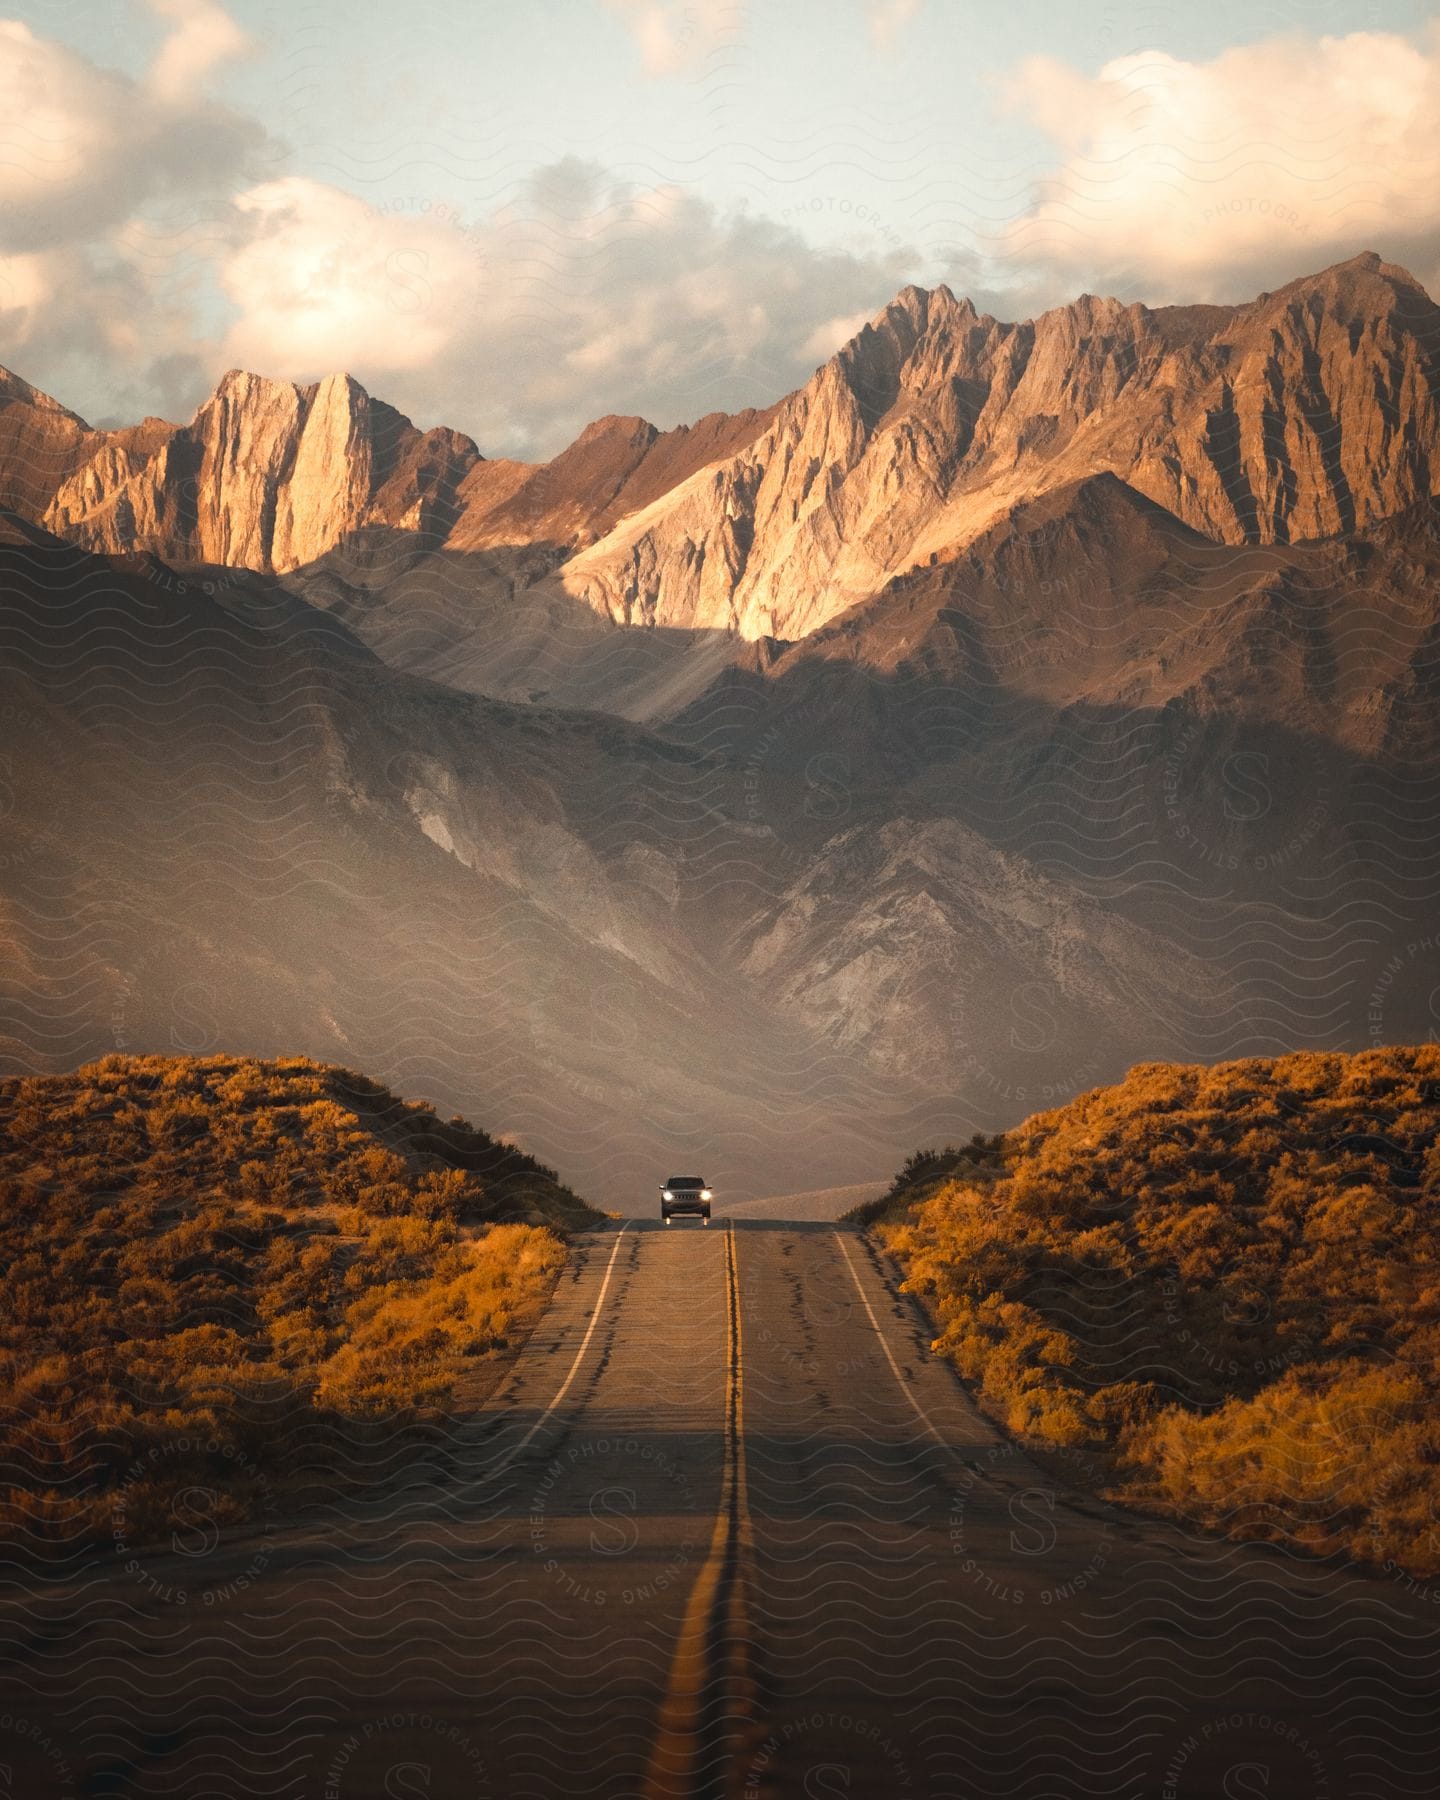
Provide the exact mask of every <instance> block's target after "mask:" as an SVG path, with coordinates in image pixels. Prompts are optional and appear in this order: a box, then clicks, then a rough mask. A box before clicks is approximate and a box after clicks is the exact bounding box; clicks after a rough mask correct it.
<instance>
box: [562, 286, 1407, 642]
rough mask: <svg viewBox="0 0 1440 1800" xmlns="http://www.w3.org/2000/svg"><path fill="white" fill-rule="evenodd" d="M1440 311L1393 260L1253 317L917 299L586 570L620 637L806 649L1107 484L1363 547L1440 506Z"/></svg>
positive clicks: (904, 296)
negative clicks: (984, 539) (801, 639)
mask: <svg viewBox="0 0 1440 1800" xmlns="http://www.w3.org/2000/svg"><path fill="white" fill-rule="evenodd" d="M1437 344H1440V308H1437V307H1436V306H1435V305H1434V304H1433V302H1432V301H1431V300H1430V298H1429V296H1428V295H1427V294H1426V293H1425V291H1424V289H1423V288H1422V287H1421V286H1420V285H1419V283H1418V282H1416V281H1415V280H1414V278H1413V277H1412V276H1410V275H1409V274H1407V272H1406V271H1405V270H1403V269H1400V268H1397V267H1396V266H1394V265H1390V264H1385V263H1383V262H1381V260H1380V259H1379V258H1378V257H1376V256H1374V255H1373V254H1366V255H1364V256H1360V257H1355V258H1352V259H1351V260H1350V261H1349V262H1347V263H1342V264H1339V265H1337V266H1336V267H1335V268H1333V269H1329V270H1325V271H1323V272H1322V273H1321V274H1320V275H1317V276H1312V277H1306V278H1304V279H1303V280H1300V281H1296V282H1291V283H1289V284H1287V286H1286V287H1285V288H1283V289H1281V290H1279V291H1278V292H1277V293H1274V294H1267V295H1262V296H1260V297H1259V298H1258V299H1256V300H1254V301H1252V302H1250V303H1248V304H1247V305H1244V306H1235V307H1221V306H1204V307H1191V308H1164V309H1160V310H1159V311H1151V310H1150V309H1149V308H1147V307H1145V306H1142V305H1138V304H1126V303H1125V302H1122V301H1120V300H1118V299H1115V298H1113V297H1109V296H1100V295H1093V294H1085V295H1081V296H1080V297H1079V298H1078V299H1077V300H1074V301H1072V302H1070V303H1069V304H1068V305H1066V306H1060V307H1055V308H1052V309H1051V310H1050V311H1048V312H1045V313H1043V314H1041V315H1040V316H1039V317H1038V318H1036V319H1033V320H1026V321H1023V322H1020V323H1015V324H1007V323H1003V322H1001V321H998V320H995V319H992V318H990V317H989V316H988V315H982V314H979V313H977V311H976V309H975V308H974V306H973V305H972V304H970V303H969V302H968V301H958V300H956V299H955V297H954V295H953V294H951V293H950V292H949V290H948V289H935V290H934V291H933V292H928V293H927V292H926V290H924V289H922V288H915V287H911V288H906V289H905V290H904V291H903V292H902V293H901V294H899V295H898V296H897V297H896V298H895V300H894V301H892V302H891V303H890V305H889V306H887V307H885V308H884V309H883V310H882V311H881V312H880V313H878V314H877V315H876V317H875V318H874V319H873V320H872V321H871V322H870V323H869V324H868V325H866V326H864V327H863V328H862V329H861V331H860V332H859V333H857V335H856V336H855V337H854V338H853V339H852V340H851V341H850V342H849V343H848V344H846V345H845V346H844V347H843V348H842V349H841V350H840V351H838V352H837V353H836V355H835V356H834V357H832V358H831V359H830V361H829V362H828V363H826V364H825V365H824V366H823V367H822V368H821V369H819V370H817V371H816V374H815V375H814V377H813V378H812V379H811V381H810V382H808V383H807V384H806V386H805V387H804V388H801V389H800V390H798V391H797V392H796V393H795V394H792V395H791V396H790V398H789V399H788V400H787V401H785V402H784V404H783V405H782V406H781V408H780V409H779V411H778V413H777V414H776V416H775V419H774V422H773V423H772V424H771V426H770V428H769V430H768V431H767V432H766V433H765V434H764V435H763V436H762V437H760V438H758V439H756V440H755V441H754V442H753V443H751V444H748V445H746V446H745V447H744V448H743V449H742V450H741V451H740V452H739V453H738V454H737V455H736V456H734V457H732V458H730V459H727V460H725V461H723V462H717V463H716V464H715V465H714V466H712V468H710V469H709V470H707V471H703V472H702V475H703V478H702V476H697V477H695V478H693V479H692V480H691V481H689V482H686V483H684V484H683V485H682V486H681V487H679V488H677V489H675V490H674V491H673V492H672V493H670V494H669V495H667V496H665V497H663V498H662V499H660V500H658V501H656V502H655V503H654V504H653V505H651V506H649V507H647V508H646V509H644V511H643V512H641V513H639V514H637V515H633V516H631V517H630V518H626V519H622V520H620V521H619V523H618V524H617V525H616V526H615V527H614V529H613V530H612V531H611V532H610V533H609V534H608V535H607V536H606V537H605V538H602V539H601V540H600V541H599V542H598V543H596V544H594V545H593V546H591V547H590V548H588V549H587V550H585V551H584V552H582V553H581V555H580V556H578V557H576V558H575V559H573V561H572V562H571V563H570V564H569V565H568V566H567V568H566V570H565V571H564V574H563V580H564V583H565V585H566V587H567V588H569V589H570V591H571V592H572V593H575V594H577V595H579V596H581V597H583V598H585V599H586V600H588V601H589V602H590V604H592V605H594V606H596V607H597V608H598V609H599V610H601V611H602V612H605V613H607V614H609V615H610V616H611V617H613V618H617V619H627V620H645V621H647V622H654V623H661V624H683V625H706V626H721V627H725V628H729V629H733V630H737V631H739V632H741V633H742V634H744V635H745V636H748V637H759V636H777V637H782V638H790V639H793V638H796V637H798V636H802V635H805V634H807V633H808V632H810V631H813V630H814V629H816V628H817V626H819V625H820V624H823V623H824V622H825V620H826V619H829V618H832V617H834V616H835V615H836V614H838V613H839V612H842V611H844V610H845V609H846V608H848V607H849V606H852V605H854V604H855V603H856V602H857V601H859V600H863V599H865V598H867V597H869V595H871V594H873V593H875V592H877V591H879V589H880V588H881V587H882V586H883V585H884V584H885V583H886V582H887V581H888V580H890V579H892V578H893V577H895V576H896V575H899V574H902V573H904V572H905V570H906V569H908V568H912V567H917V566H920V565H922V564H928V563H929V562H930V561H932V560H935V559H939V560H945V559H947V558H950V557H953V556H955V555H957V554H959V553H960V552H961V551H962V550H963V548H964V546H965V545H966V544H968V543H969V542H970V541H972V540H973V539H974V538H975V537H976V536H977V535H979V534H980V533H981V532H983V531H984V530H986V529H987V527H989V526H990V525H991V524H992V523H994V522H995V521H996V520H997V519H1000V518H1003V517H1004V516H1005V514H1006V513H1007V512H1008V511H1009V510H1011V509H1012V508H1013V507H1014V506H1015V505H1017V504H1019V503H1021V502H1023V501H1024V500H1026V499H1027V498H1029V497H1032V496H1034V495H1037V494H1040V493H1043V492H1045V491H1047V490H1049V489H1052V488H1055V487H1058V486H1064V485H1066V484H1068V483H1073V482H1076V481H1079V480H1082V479H1084V478H1085V477H1087V476H1092V475H1096V474H1099V473H1102V472H1108V473H1109V474H1111V475H1114V476H1116V477H1118V478H1119V480H1121V481H1123V482H1125V483H1127V484H1128V485H1129V486H1130V487H1131V488H1133V489H1135V490H1136V491H1137V492H1138V493H1140V494H1142V495H1144V496H1145V497H1146V498H1147V499H1148V500H1150V501H1153V502H1155V503H1157V504H1158V505H1160V506H1162V507H1164V508H1165V509H1166V510H1167V511H1169V512H1170V513H1173V514H1174V515H1175V516H1176V517H1177V518H1178V519H1180V520H1182V521H1183V522H1184V523H1185V524H1187V525H1189V526H1190V527H1192V528H1193V529H1194V530H1196V531H1199V532H1201V533H1203V534H1204V535H1205V536H1207V537H1210V538H1212V539H1216V540H1219V541H1221V542H1227V543H1247V542H1249V543H1284V542H1288V541H1291V540H1293V539H1300V538H1315V537H1321V536H1326V535H1329V534H1331V533H1334V532H1341V531H1348V530H1351V529H1354V528H1356V527H1358V526H1362V525H1366V524H1369V523H1373V522H1374V521H1376V520H1378V519H1382V518H1385V517H1387V516H1389V515H1390V514H1392V513H1394V512H1397V511H1398V510H1400V509H1401V508H1403V507H1405V506H1409V505H1412V504H1414V503H1415V502H1417V501H1419V500H1422V499H1424V498H1427V497H1428V496H1429V495H1430V494H1431V493H1433V492H1435V491H1436V489H1437V486H1440V357H1437V354H1436V346H1437Z"/></svg>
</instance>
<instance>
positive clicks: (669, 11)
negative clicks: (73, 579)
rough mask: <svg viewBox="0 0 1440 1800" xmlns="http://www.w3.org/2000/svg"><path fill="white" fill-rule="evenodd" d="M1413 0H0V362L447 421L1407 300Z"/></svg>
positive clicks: (733, 389)
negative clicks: (1036, 325)
mask: <svg viewBox="0 0 1440 1800" xmlns="http://www.w3.org/2000/svg"><path fill="white" fill-rule="evenodd" d="M1437 125H1440V8H1437V7H1436V6H1431V5H1428V4H1426V5H1422V4H1415V3H1411V0H1355V3H1351V0H1251V3H1249V4H1239V3H1237V0H1208V3H1207V4H1206V5H1204V6H1197V5H1194V4H1193V3H1192V0H1183V3H1182V0H1165V3H1163V4H1158V3H1144V0H1135V3H1128V0H1088V3H1087V4H1083V5H1082V4H1077V3H1074V0H1003V4H993V3H992V4H988V5H979V4H976V3H975V0H528V3H527V4H517V3H516V0H503V3H498V0H408V3H407V4H405V5H403V6H402V5H400V4H386V5H380V4H375V3H373V0H350V3H349V4H343V5H342V4H339V3H338V0H231V3H230V4H228V5H221V4H219V3H218V0H51V3H49V4H40V5H35V6H31V7H29V8H27V9H25V10H24V11H23V12H21V13H17V14H15V15H14V16H12V17H11V18H9V19H8V20H3V21H0V362H3V363H4V364H5V365H6V366H7V367H9V368H11V369H13V370H15V371H16V372H17V373H19V374H21V375H23V376H24V377H25V378H26V379H27V380H29V381H32V382H34V383H35V384H36V385H37V386H39V387H42V388H44V389H45V390H47V391H48V392H50V393H53V394H54V395H55V396H56V397H57V398H58V399H60V400H62V401H63V402H64V403H65V404H66V405H68V406H71V407H73V408H74V409H75V410H76V411H78V412H80V413H81V414H83V415H84V416H85V417H87V418H89V419H90V420H91V421H92V422H94V423H97V424H114V423H121V422H129V421H131V420H134V419H137V418H140V417H142V416H143V415H145V414H147V413H157V414H160V415H161V416H163V417H167V418H185V417H188V416H189V415H190V413H191V412H193V410H194V409H195V407H196V406H197V405H198V404H199V403H200V402H201V401H202V400H203V398H204V397H205V395H206V394H207V393H208V392H209V391H210V389H211V388H212V387H213V386H214V383H215V381H216V380H217V378H218V377H219V376H220V375H221V374H222V373H223V372H224V371H225V370H226V369H228V368H231V367H236V366H239V367H245V368H250V369H254V370H256V371H258V372H260V373H263V374H267V375H272V376H276V377H284V378H288V379H291V380H297V381H309V380H315V379H318V378H319V377H320V376H322V375H324V374H327V373H329V372H331V371H332V370H335V369H342V368H343V369H346V370H348V371H349V372H350V373H352V374H353V375H355V376H356V377H357V378H358V379H359V380H360V381H362V382H363V383H364V384H365V385H366V386H367V387H368V388H370V389H371V391H372V392H375V393H377V394H379V395H381V396H382V397H383V398H385V399H387V400H389V401H390V402H392V403H393V404H394V405H397V406H399V407H400V408H401V409H402V410H403V411H405V412H407V413H408V414H409V415H410V416H411V417H412V418H414V419H415V420H416V422H417V423H418V424H421V425H423V426H428V425H435V424H447V425H452V426H455V427H458V428H459V429H461V430H464V431H467V432H469V433H470V434H471V435H472V436H473V437H474V438H475V440H476V442H477V443H478V445H479V447H480V449H481V450H482V451H483V452H484V453H485V454H486V455H516V456H524V457H535V456H543V455H550V454H553V453H554V452H555V451H556V450H558V449H559V448H561V447H562V446H563V445H564V444H565V443H567V442H568V441H570V439H571V438H573V437H574V436H575V435H576V434H577V433H578V431H580V430H581V429H582V428H583V426H584V425H585V424H586V423H587V422H588V421H589V420H591V419H593V418H596V417H599V416H600V415H602V414H604V413H607V412H623V413H640V414H642V415H643V416H645V417H647V418H649V419H652V420H653V421H654V422H655V423H657V424H659V425H661V426H669V425H673V424H676V423H680V422H682V421H685V420H689V419H694V418H697V417H699V416H700V415H702V414H704V413H706V412H710V411H714V410H716V409H725V410H732V409H734V408H736V407H739V406H744V405H764V404H768V403H769V402H770V401H772V400H773V399H775V398H776V397H778V396H779V395H780V394H782V393H784V392H786V391H788V390H789V389H790V388H792V387H794V386H796V385H798V384H799V383H800V382H802V381H804V380H805V379H806V378H807V377H808V376H809V374H810V372H811V371H812V370H813V368H814V367H815V366H816V364H817V363H819V362H821V361H823V360H824V358H825V357H827V356H828V355H830V354H831V353H832V352H833V351H834V350H835V349H836V348H838V346H839V345H840V344H841V343H842V342H844V340H845V339H846V338H847V337H848V336H850V335H851V334H852V333H853V332H854V331H855V330H857V329H858V328H859V327H860V325H861V324H862V323H863V322H864V320H866V319H867V318H870V317H872V316H873V315H874V314H875V313H876V312H877V311H879V310H880V308H881V307H883V306H884V305H885V303H886V302H887V301H888V300H889V299H890V298H892V297H893V295H894V294H895V293H896V292H897V291H898V290H899V289H900V288H901V287H902V286H904V285H905V284H906V283H907V282H910V281H918V282H920V283H922V284H923V285H933V284H935V283H936V282H940V281H946V282H948V283H949V284H950V286H951V287H952V288H954V289H955V291H956V292H957V293H968V294H969V295H970V296H971V297H972V298H973V299H974V300H975V301H976V304H977V305H979V306H981V307H982V308H983V309H988V310H989V311H991V312H993V313H995V314H996V315H997V316H999V317H1002V318H1024V317H1028V316H1033V315H1034V314H1035V313H1036V312H1039V311H1042V310H1043V309H1044V308H1046V307H1048V306H1054V305H1059V304H1063V303H1064V302H1065V301H1066V300H1068V299H1070V298H1073V297H1074V296H1075V295H1076V294H1078V293H1082V292H1092V293H1112V294H1116V295H1118V296H1119V297H1120V298H1122V299H1124V300H1127V301H1128V300H1144V301H1146V302H1148V303H1151V304H1161V303H1165V302H1171V301H1183V300H1239V299H1245V298H1249V297H1250V296H1251V295H1253V294H1255V293H1257V292H1259V291H1261V290H1262V289H1266V288H1273V287H1276V286H1279V285H1280V284H1281V283H1282V282H1284V281H1286V280H1289V279H1291V278H1293V277H1294V276H1297V275H1301V274H1306V273H1311V272H1313V271H1315V270H1317V269H1320V268H1323V267H1325V266H1326V265H1327V264H1329V263H1331V262H1335V261H1338V260H1341V259H1342V258H1344V257H1348V256H1351V255H1354V254H1356V253H1357V252H1359V251H1361V250H1378V251H1379V252H1380V254H1381V255H1382V256H1385V257H1387V258H1389V259H1391V260H1394V261H1398V262H1402V263H1404V264H1405V265H1406V266H1407V267H1409V268H1410V269H1411V270H1412V271H1413V272H1414V273H1415V274H1416V275H1417V276H1419V277H1420V279H1421V280H1423V281H1424V282H1425V283H1426V284H1427V286H1428V287H1429V288H1430V290H1431V292H1432V293H1440V131H1437Z"/></svg>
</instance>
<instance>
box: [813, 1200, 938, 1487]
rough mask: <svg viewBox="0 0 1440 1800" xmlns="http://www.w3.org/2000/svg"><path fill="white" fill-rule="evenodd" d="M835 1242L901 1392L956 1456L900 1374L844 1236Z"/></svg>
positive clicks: (928, 1428)
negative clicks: (861, 1283) (851, 1258)
mask: <svg viewBox="0 0 1440 1800" xmlns="http://www.w3.org/2000/svg"><path fill="white" fill-rule="evenodd" d="M835 1242H836V1243H837V1244H838V1245H839V1246H840V1254H841V1255H842V1256H843V1257H844V1258H845V1266H846V1268H847V1269H849V1271H850V1279H851V1280H852V1281H853V1282H854V1283H855V1291H856V1293H857V1294H859V1296H860V1303H861V1305H862V1306H863V1307H864V1308H865V1311H866V1312H867V1313H868V1314H869V1317H870V1323H871V1324H872V1325H873V1326H874V1327H875V1335H876V1337H877V1338H879V1340H880V1348H881V1349H882V1350H883V1351H884V1352H885V1360H886V1361H887V1362H888V1363H889V1365H890V1368H891V1371H892V1373H893V1374H894V1376H895V1379H896V1381H897V1382H898V1383H899V1385H900V1392H901V1393H902V1394H904V1396H905V1398H906V1399H907V1400H908V1401H909V1402H910V1404H911V1405H912V1406H913V1407H914V1408H915V1411H916V1412H917V1413H918V1414H919V1416H920V1421H921V1423H922V1424H923V1425H924V1427H925V1429H926V1430H927V1431H928V1432H929V1433H930V1435H931V1437H933V1438H934V1440H935V1442H936V1443H937V1444H939V1446H940V1448H941V1449H942V1450H946V1451H949V1453H950V1454H951V1455H952V1456H953V1455H954V1454H955V1451H954V1447H953V1446H952V1445H951V1444H950V1443H949V1442H948V1441H947V1440H946V1439H945V1438H943V1437H942V1436H941V1435H940V1431H939V1428H938V1427H937V1426H936V1424H935V1421H934V1420H933V1419H932V1418H931V1417H930V1415H929V1413H927V1412H926V1410H925V1408H924V1407H923V1406H922V1405H921V1404H920V1402H919V1401H918V1400H917V1399H916V1397H915V1394H914V1391H913V1389H912V1388H911V1386H910V1384H909V1382H908V1381H906V1379H905V1377H904V1376H903V1375H902V1374H901V1373H900V1365H899V1363H897V1362H896V1360H895V1353H894V1351H892V1350H891V1348H890V1345H889V1343H888V1341H887V1340H886V1337H885V1333H884V1332H883V1331H882V1330H881V1329H880V1321H879V1320H878V1319H877V1318H876V1317H875V1308H874V1307H873V1306H872V1305H871V1304H870V1297H869V1295H868V1294H867V1293H866V1292H865V1290H864V1288H863V1287H862V1286H861V1285H860V1276H859V1274H858V1273H857V1271H856V1268H855V1264H854V1263H853V1262H852V1261H851V1260H850V1252H849V1251H848V1250H847V1249H846V1248H845V1239H844V1236H843V1235H842V1234H841V1233H840V1232H838V1231H837V1232H836V1233H835Z"/></svg>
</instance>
